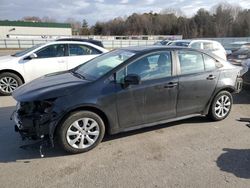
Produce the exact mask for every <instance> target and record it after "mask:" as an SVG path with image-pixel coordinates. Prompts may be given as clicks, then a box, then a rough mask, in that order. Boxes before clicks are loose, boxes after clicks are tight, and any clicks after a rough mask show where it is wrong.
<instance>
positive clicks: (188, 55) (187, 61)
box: [178, 51, 205, 74]
mask: <svg viewBox="0 0 250 188" xmlns="http://www.w3.org/2000/svg"><path fill="white" fill-rule="evenodd" d="M178 58H179V62H180V69H181V74H192V73H201V72H204V71H205V68H204V62H203V57H202V54H201V53H199V52H194V51H179V52H178Z"/></svg>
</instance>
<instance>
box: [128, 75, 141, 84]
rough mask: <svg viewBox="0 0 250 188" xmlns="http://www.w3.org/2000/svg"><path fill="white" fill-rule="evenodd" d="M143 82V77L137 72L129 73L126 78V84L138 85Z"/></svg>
mask: <svg viewBox="0 0 250 188" xmlns="http://www.w3.org/2000/svg"><path fill="white" fill-rule="evenodd" d="M140 83H141V77H140V76H139V75H137V74H128V75H127V76H125V78H124V84H125V85H127V86H128V85H138V84H140Z"/></svg>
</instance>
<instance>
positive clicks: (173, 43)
mask: <svg viewBox="0 0 250 188" xmlns="http://www.w3.org/2000/svg"><path fill="white" fill-rule="evenodd" d="M189 44H190V42H185V41H176V42H172V43H171V44H169V46H184V47H188V45H189Z"/></svg>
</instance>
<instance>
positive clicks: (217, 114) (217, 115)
mask: <svg viewBox="0 0 250 188" xmlns="http://www.w3.org/2000/svg"><path fill="white" fill-rule="evenodd" d="M232 105H233V97H232V95H231V93H229V92H228V91H221V92H219V93H218V94H217V95H216V96H215V97H214V99H213V102H212V103H211V105H210V109H209V113H208V117H209V118H210V119H212V120H213V121H220V120H223V119H225V118H226V117H227V116H228V115H229V114H230V111H231V109H232Z"/></svg>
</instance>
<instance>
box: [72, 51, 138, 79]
mask: <svg viewBox="0 0 250 188" xmlns="http://www.w3.org/2000/svg"><path fill="white" fill-rule="evenodd" d="M133 55H135V53H134V52H131V51H128V50H123V49H120V50H114V51H111V52H109V53H106V54H104V55H101V56H99V57H97V58H95V59H92V60H90V61H88V62H87V63H85V64H83V65H81V66H79V67H77V68H76V70H74V71H75V72H76V73H78V74H80V75H82V76H83V77H84V78H86V79H89V80H96V79H98V78H100V77H101V76H102V75H104V74H106V73H107V72H109V71H111V70H112V69H114V68H115V67H117V66H118V65H120V64H121V63H123V62H124V61H126V60H127V59H128V58H130V57H132V56H133Z"/></svg>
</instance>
